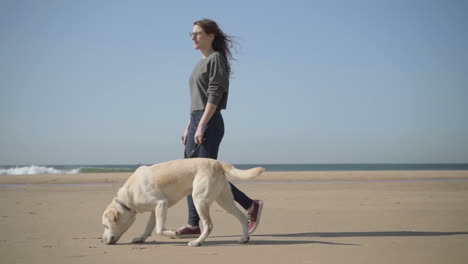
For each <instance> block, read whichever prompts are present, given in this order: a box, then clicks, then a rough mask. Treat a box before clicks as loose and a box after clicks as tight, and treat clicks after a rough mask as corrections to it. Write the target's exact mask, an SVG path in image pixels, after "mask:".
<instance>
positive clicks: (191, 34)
mask: <svg viewBox="0 0 468 264" xmlns="http://www.w3.org/2000/svg"><path fill="white" fill-rule="evenodd" d="M201 33H203V31H198V32H190V33H189V36H190V37H191V38H193V36H195V37H198V35H200V34H201Z"/></svg>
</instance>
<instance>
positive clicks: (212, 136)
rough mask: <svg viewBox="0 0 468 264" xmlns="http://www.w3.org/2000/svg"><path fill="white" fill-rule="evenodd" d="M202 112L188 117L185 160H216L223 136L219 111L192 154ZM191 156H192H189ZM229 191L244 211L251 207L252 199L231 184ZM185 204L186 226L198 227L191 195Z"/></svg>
mask: <svg viewBox="0 0 468 264" xmlns="http://www.w3.org/2000/svg"><path fill="white" fill-rule="evenodd" d="M203 113H204V111H203V110H197V111H193V112H192V113H191V115H190V126H189V129H188V134H187V141H186V144H185V157H186V158H187V157H188V158H196V157H198V158H210V159H217V158H218V150H219V145H220V144H221V140H222V139H223V136H224V120H223V116H222V115H221V112H220V111H216V112H215V113H214V114H213V116H212V117H211V119H210V121H209V122H208V124H207V125H206V129H205V135H204V139H205V140H204V141H203V143H202V145H201V146H200V148H199V149H198V150H197V151H196V152H195V153H193V155H192V151H193V150H194V149H195V147H196V145H195V138H194V137H195V132H196V131H197V128H198V124H199V123H200V119H201V118H202V116H203ZM191 155H192V156H191ZM229 184H230V185H231V191H232V194H233V196H234V200H235V201H236V202H237V203H239V204H240V205H241V206H242V207H243V208H244V209H245V210H247V209H248V208H250V206H252V202H253V201H252V199H250V198H249V197H248V196H247V195H245V193H243V192H241V191H240V190H239V189H237V187H236V186H234V185H233V184H232V183H229ZM187 203H188V209H189V216H188V224H189V225H193V226H198V225H199V222H200V217H199V216H198V213H197V209H196V208H195V205H194V204H193V199H192V195H188V196H187Z"/></svg>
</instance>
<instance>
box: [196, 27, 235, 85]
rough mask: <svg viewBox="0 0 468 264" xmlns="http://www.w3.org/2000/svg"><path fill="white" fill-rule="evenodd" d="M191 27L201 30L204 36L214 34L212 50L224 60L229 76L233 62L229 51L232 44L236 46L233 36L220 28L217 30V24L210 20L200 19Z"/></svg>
mask: <svg viewBox="0 0 468 264" xmlns="http://www.w3.org/2000/svg"><path fill="white" fill-rule="evenodd" d="M193 25H194V26H195V25H197V26H200V27H201V28H203V31H205V33H206V34H211V33H213V34H214V36H215V37H214V39H213V43H212V47H213V50H215V51H217V52H219V53H221V55H222V56H223V57H224V59H225V60H226V67H227V72H228V74H229V76H231V61H232V60H235V59H234V57H233V56H232V53H231V49H232V48H233V47H234V44H236V42H235V40H234V36H230V35H228V34H226V33H224V32H223V31H222V30H221V28H219V26H218V24H216V22H215V21H213V20H211V19H207V18H204V19H200V20H197V21H195V22H193Z"/></svg>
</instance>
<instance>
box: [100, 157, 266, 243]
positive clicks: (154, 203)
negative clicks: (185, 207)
mask: <svg viewBox="0 0 468 264" xmlns="http://www.w3.org/2000/svg"><path fill="white" fill-rule="evenodd" d="M263 171H264V168H262V167H257V168H252V169H249V170H239V169H237V168H235V167H234V166H232V165H230V164H227V163H223V162H220V161H217V160H213V159H206V158H193V159H181V160H174V161H169V162H164V163H159V164H155V165H152V166H141V167H139V168H138V169H136V171H135V172H134V173H133V174H132V175H131V176H130V177H129V178H128V179H127V181H126V182H125V184H124V185H123V187H121V188H120V189H119V190H118V192H117V197H115V198H114V199H113V200H112V202H111V203H110V204H109V205H108V206H107V208H106V210H105V211H104V213H103V215H102V224H103V225H104V233H103V235H102V241H103V242H104V243H105V244H107V245H109V244H115V243H116V242H117V241H118V240H119V239H120V237H121V236H122V234H123V233H125V231H127V230H128V228H129V227H130V226H131V225H132V224H133V223H134V221H135V218H136V214H137V213H144V212H151V216H150V218H149V220H148V223H147V225H146V228H145V230H144V232H143V234H142V235H141V236H138V237H135V238H134V239H133V240H132V243H143V242H144V241H145V240H146V239H147V238H148V237H149V236H150V235H151V233H152V232H153V230H154V228H155V226H156V234H158V235H162V236H167V237H171V238H176V237H177V235H178V234H177V231H174V230H167V229H166V227H165V224H166V215H167V209H168V208H170V207H171V206H173V205H174V204H176V203H177V202H178V201H180V200H181V199H182V198H184V197H186V196H187V195H188V194H190V193H192V197H193V202H194V204H195V208H196V209H197V212H198V214H199V216H200V219H201V220H202V226H201V227H202V232H201V234H200V236H199V237H198V238H197V239H196V240H193V241H190V242H189V243H188V245H189V246H193V247H194V246H201V245H202V244H203V241H205V239H206V238H207V237H208V235H209V234H210V232H211V230H212V229H213V223H212V221H211V218H210V213H209V209H210V205H211V204H212V202H213V201H216V202H217V203H218V204H219V205H220V206H221V207H222V208H223V209H224V210H226V211H227V212H228V213H230V214H232V215H234V216H235V217H236V218H237V220H239V222H240V224H241V226H242V238H241V239H240V240H239V243H247V242H248V241H249V235H248V227H247V225H248V220H247V216H246V215H245V214H244V213H242V212H241V211H240V210H239V208H237V206H236V205H235V204H234V199H233V195H232V192H231V187H230V185H229V183H228V180H227V176H231V177H234V178H238V179H242V180H247V179H252V178H255V177H257V176H258V175H260V174H261V173H262V172H263Z"/></svg>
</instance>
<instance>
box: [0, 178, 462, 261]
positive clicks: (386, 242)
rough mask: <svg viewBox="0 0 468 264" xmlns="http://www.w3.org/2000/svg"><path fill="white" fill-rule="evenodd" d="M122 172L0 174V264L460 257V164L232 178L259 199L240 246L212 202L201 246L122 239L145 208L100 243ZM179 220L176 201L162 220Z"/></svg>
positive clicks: (182, 206) (175, 223) (140, 224)
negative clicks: (258, 214) (114, 240)
mask: <svg viewBox="0 0 468 264" xmlns="http://www.w3.org/2000/svg"><path fill="white" fill-rule="evenodd" d="M128 176H129V173H121V174H77V175H29V176H27V175H25V176H7V175H0V204H1V205H2V206H1V208H2V209H1V211H0V263H128V262H131V263H217V264H219V263H289V264H290V263H425V264H426V263H468V250H467V249H468V171H385V172H369V171H366V172H356V171H354V172H268V173H265V175H263V176H261V177H259V178H258V179H256V180H254V181H251V182H238V183H237V186H238V187H239V188H240V189H242V190H243V191H245V192H246V193H247V194H249V195H250V196H252V197H253V198H259V199H262V200H264V202H265V208H264V213H263V216H262V221H261V224H260V226H259V227H258V229H257V231H256V232H255V233H254V234H253V235H252V236H251V242H250V243H249V244H247V245H239V244H237V240H238V239H239V238H240V227H239V224H238V223H237V221H236V220H235V219H234V218H233V217H232V216H230V215H228V214H226V213H225V212H224V211H222V210H221V209H220V208H219V207H218V206H217V205H214V206H213V207H212V209H211V213H212V217H213V221H214V224H215V228H214V230H213V232H212V234H211V236H210V237H208V239H207V240H206V242H205V244H204V246H202V247H199V248H191V247H188V246H187V242H188V241H189V240H188V239H178V240H172V239H169V238H164V237H159V236H155V235H153V236H151V237H149V238H148V242H147V243H145V244H130V243H129V242H130V241H131V239H132V238H133V237H135V236H137V235H139V234H140V233H141V232H142V231H143V229H144V226H145V224H146V221H147V218H148V217H149V215H148V214H140V215H138V217H137V221H136V222H135V224H134V225H133V226H132V227H131V228H130V229H129V230H128V231H127V233H125V234H124V235H123V236H122V238H121V240H120V241H119V242H118V244H116V245H110V246H106V245H104V244H103V243H102V242H101V234H102V231H103V227H102V225H101V214H102V212H103V210H104V208H105V207H106V205H107V204H108V203H109V202H110V201H111V199H112V198H113V197H114V196H115V194H116V192H117V189H118V188H119V187H120V186H121V184H122V183H123V182H124V181H125V179H126V178H127V177H128ZM418 179H419V180H421V179H432V180H431V181H417V180H418ZM450 179H451V180H450ZM415 180H416V181H415ZM57 183H58V184H57ZM186 218H187V212H186V203H185V201H181V202H180V203H178V204H177V205H176V206H174V207H173V208H171V209H170V210H169V216H168V227H170V228H177V227H179V226H181V225H183V224H184V223H185V221H186Z"/></svg>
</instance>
